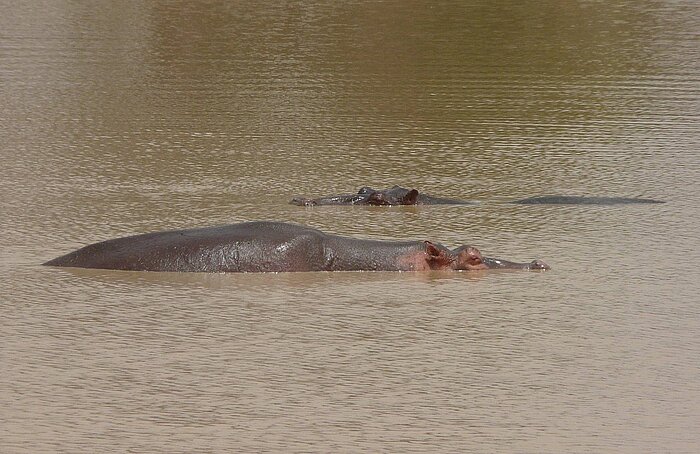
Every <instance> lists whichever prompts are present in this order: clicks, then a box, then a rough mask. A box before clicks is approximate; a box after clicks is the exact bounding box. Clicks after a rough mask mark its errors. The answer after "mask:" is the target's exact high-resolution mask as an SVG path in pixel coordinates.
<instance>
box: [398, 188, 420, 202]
mask: <svg viewBox="0 0 700 454" xmlns="http://www.w3.org/2000/svg"><path fill="white" fill-rule="evenodd" d="M417 202H418V190H417V189H411V190H410V191H408V192H407V193H406V195H405V196H403V197H402V198H401V204H402V205H415V204H416V203H417Z"/></svg>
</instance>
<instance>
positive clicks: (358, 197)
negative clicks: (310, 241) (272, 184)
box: [290, 186, 664, 206]
mask: <svg viewBox="0 0 700 454" xmlns="http://www.w3.org/2000/svg"><path fill="white" fill-rule="evenodd" d="M290 203H292V204H294V205H300V206H316V205H372V206H395V205H474V204H476V203H477V202H474V201H470V200H460V199H451V198H445V197H434V196H431V195H428V194H425V193H422V192H419V191H418V190H417V189H406V188H402V187H401V186H394V187H391V188H389V189H372V188H370V187H367V186H365V187H363V188H360V190H359V191H357V194H341V195H332V196H326V197H319V198H316V199H307V198H304V197H295V198H293V199H292V200H291V202H290ZM509 203H516V204H520V205H538V204H547V205H623V204H624V205H626V204H634V203H664V202H663V201H660V200H653V199H642V198H627V197H579V196H565V195H552V196H537V197H529V198H526V199H521V200H513V201H511V202H509Z"/></svg>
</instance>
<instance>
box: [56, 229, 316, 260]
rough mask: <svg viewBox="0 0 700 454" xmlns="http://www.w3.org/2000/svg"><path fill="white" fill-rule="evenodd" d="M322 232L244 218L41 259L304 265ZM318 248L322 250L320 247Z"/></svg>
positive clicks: (148, 235) (142, 236)
mask: <svg viewBox="0 0 700 454" xmlns="http://www.w3.org/2000/svg"><path fill="white" fill-rule="evenodd" d="M323 236H324V234H323V233H322V232H320V231H318V230H315V229H312V228H308V227H304V226H299V225H295V224H287V223H281V222H246V223H241V224H231V225H224V226H217V227H207V228H199V229H186V230H171V231H164V232H155V233H146V234H141V235H134V236H129V237H123V238H116V239H111V240H107V241H102V242H99V243H94V244H91V245H88V246H85V247H83V248H81V249H78V250H77V251H74V252H71V253H69V254H66V255H63V256H61V257H58V258H56V259H53V260H50V261H48V262H46V263H44V265H48V266H64V267H77V268H100V269H113V270H132V271H191V272H248V271H305V269H304V268H305V267H306V264H307V263H308V262H309V260H308V257H307V256H304V255H303V254H313V253H316V254H318V253H320V254H321V255H322V254H323V251H322V247H323V246H322V242H323V241H322V240H323ZM319 251H320V252H319Z"/></svg>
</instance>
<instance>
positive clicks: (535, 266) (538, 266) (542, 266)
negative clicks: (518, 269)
mask: <svg viewBox="0 0 700 454" xmlns="http://www.w3.org/2000/svg"><path fill="white" fill-rule="evenodd" d="M528 269H530V270H551V269H552V268H551V267H550V266H549V265H547V264H546V263H545V262H544V261H542V260H533V261H532V262H530V265H529V266H528Z"/></svg>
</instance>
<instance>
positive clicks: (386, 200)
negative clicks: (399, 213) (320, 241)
mask: <svg viewBox="0 0 700 454" xmlns="http://www.w3.org/2000/svg"><path fill="white" fill-rule="evenodd" d="M290 203H292V204H293V205H300V206H316V205H373V206H393V205H472V204H474V202H470V201H468V200H459V199H449V198H445V197H433V196H431V195H428V194H425V193H422V192H418V190H417V189H406V188H402V187H401V186H394V187H391V188H389V189H372V188H370V187H368V186H365V187H362V188H360V190H359V191H357V194H341V195H332V196H326V197H319V198H317V199H307V198H304V197H295V198H293V199H292V200H291V202H290Z"/></svg>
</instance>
